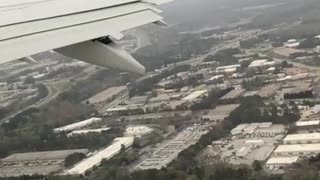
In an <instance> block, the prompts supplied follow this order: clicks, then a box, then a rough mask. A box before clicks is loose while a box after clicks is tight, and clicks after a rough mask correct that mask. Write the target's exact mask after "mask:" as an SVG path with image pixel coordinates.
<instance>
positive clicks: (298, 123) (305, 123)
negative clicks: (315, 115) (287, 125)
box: [296, 120, 320, 126]
mask: <svg viewBox="0 0 320 180" xmlns="http://www.w3.org/2000/svg"><path fill="white" fill-rule="evenodd" d="M312 125H320V120H313V121H298V122H296V126H312Z"/></svg>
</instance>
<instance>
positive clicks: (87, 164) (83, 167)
mask: <svg viewBox="0 0 320 180" xmlns="http://www.w3.org/2000/svg"><path fill="white" fill-rule="evenodd" d="M133 139H134V138H133V137H122V138H116V139H115V140H114V142H113V143H112V144H111V145H110V146H108V147H107V148H105V149H103V150H101V151H99V152H98V153H97V154H95V155H93V156H91V157H89V158H87V159H85V160H83V161H81V162H80V163H78V164H76V165H75V166H74V167H73V168H71V169H70V170H68V171H67V172H66V174H70V175H72V174H74V175H76V174H84V173H86V172H87V171H88V170H89V169H91V168H92V167H94V166H98V165H99V164H100V163H101V161H102V160H103V159H106V160H109V159H111V158H112V157H114V156H115V155H117V154H118V153H119V152H120V151H121V146H122V145H124V146H125V147H130V146H131V145H132V143H133Z"/></svg>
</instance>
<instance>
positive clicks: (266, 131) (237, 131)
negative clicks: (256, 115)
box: [231, 122, 287, 138]
mask: <svg viewBox="0 0 320 180" xmlns="http://www.w3.org/2000/svg"><path fill="white" fill-rule="evenodd" d="M286 132H287V128H286V126H284V125H281V124H272V123H271V122H263V123H251V124H240V125H238V126H237V127H235V128H234V129H232V130H231V134H232V135H233V136H235V135H245V136H247V137H255V138H257V137H260V138H261V137H275V136H278V135H280V136H284V135H285V134H286Z"/></svg>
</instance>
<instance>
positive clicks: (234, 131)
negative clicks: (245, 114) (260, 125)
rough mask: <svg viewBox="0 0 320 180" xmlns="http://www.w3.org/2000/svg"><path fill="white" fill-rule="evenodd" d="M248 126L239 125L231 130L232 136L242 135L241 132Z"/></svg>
mask: <svg viewBox="0 0 320 180" xmlns="http://www.w3.org/2000/svg"><path fill="white" fill-rule="evenodd" d="M248 125H249V124H239V125H238V126H237V127H235V128H233V129H232V130H231V134H232V135H237V134H242V133H243V130H244V129H245V128H246V127H247V126H248Z"/></svg>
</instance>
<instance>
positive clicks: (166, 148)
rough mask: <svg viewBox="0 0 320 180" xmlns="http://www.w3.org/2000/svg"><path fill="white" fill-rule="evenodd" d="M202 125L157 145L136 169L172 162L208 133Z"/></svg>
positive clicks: (158, 167) (192, 127) (155, 167)
mask: <svg viewBox="0 0 320 180" xmlns="http://www.w3.org/2000/svg"><path fill="white" fill-rule="evenodd" d="M206 133H207V130H204V128H203V127H202V126H191V127H189V128H186V129H185V130H183V131H182V132H180V133H179V134H178V135H177V136H176V137H175V138H173V139H171V140H168V141H166V142H164V143H162V144H161V145H159V146H158V147H157V149H156V150H155V151H154V152H153V153H152V155H151V157H149V158H147V159H144V160H143V161H142V162H141V163H139V164H138V165H137V166H136V168H135V169H137V170H145V169H161V168H163V167H166V166H167V165H168V164H169V163H170V162H172V161H173V160H174V159H175V158H176V157H177V156H178V155H179V153H180V152H182V151H183V150H185V149H186V148H188V147H189V146H191V145H193V144H196V143H197V142H198V140H199V139H200V138H201V137H202V135H204V134H206Z"/></svg>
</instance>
